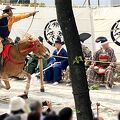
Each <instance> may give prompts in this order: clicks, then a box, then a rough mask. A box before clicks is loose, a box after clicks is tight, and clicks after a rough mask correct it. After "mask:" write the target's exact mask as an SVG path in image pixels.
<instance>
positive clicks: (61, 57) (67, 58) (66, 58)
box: [52, 55, 120, 64]
mask: <svg viewBox="0 0 120 120" xmlns="http://www.w3.org/2000/svg"><path fill="white" fill-rule="evenodd" d="M52 56H53V57H57V58H63V59H68V57H63V56H56V55H52ZM85 61H86V62H99V63H109V64H110V63H115V64H120V62H104V61H97V60H85Z"/></svg>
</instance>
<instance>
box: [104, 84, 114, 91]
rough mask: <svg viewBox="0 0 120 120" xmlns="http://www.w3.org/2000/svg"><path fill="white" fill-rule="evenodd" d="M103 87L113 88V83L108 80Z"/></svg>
mask: <svg viewBox="0 0 120 120" xmlns="http://www.w3.org/2000/svg"><path fill="white" fill-rule="evenodd" d="M105 87H106V89H108V90H109V89H111V88H113V85H112V84H110V83H109V82H108V83H106V85H105Z"/></svg>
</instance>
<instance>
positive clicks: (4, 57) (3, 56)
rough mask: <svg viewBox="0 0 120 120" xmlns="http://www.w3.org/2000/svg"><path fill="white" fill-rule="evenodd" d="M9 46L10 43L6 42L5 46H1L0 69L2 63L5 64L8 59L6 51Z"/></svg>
mask: <svg viewBox="0 0 120 120" xmlns="http://www.w3.org/2000/svg"><path fill="white" fill-rule="evenodd" d="M11 46H12V45H11V44H6V45H5V46H3V51H2V52H1V53H0V71H1V70H2V68H3V65H4V64H6V63H7V62H8V60H9V57H8V53H9V51H10V48H11Z"/></svg>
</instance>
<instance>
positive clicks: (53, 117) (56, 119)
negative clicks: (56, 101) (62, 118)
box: [44, 115, 59, 120]
mask: <svg viewBox="0 0 120 120" xmlns="http://www.w3.org/2000/svg"><path fill="white" fill-rule="evenodd" d="M44 120H59V117H58V116H57V115H48V116H47V117H46V118H45V119H44Z"/></svg>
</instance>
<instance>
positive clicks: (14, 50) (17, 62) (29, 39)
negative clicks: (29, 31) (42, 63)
mask: <svg viewBox="0 0 120 120" xmlns="http://www.w3.org/2000/svg"><path fill="white" fill-rule="evenodd" d="M30 52H33V53H34V54H35V55H37V56H38V57H40V56H46V55H47V50H46V48H45V47H44V46H43V44H42V43H40V42H39V40H37V39H35V38H34V37H33V36H31V35H29V36H26V37H25V38H24V40H22V41H20V42H19V43H18V44H16V45H11V48H10V51H9V53H8V56H7V57H8V61H7V62H6V63H5V64H4V66H3V69H2V71H1V72H0V78H1V79H2V80H3V81H4V83H5V86H3V85H2V84H1V85H2V87H4V88H6V89H7V90H8V89H10V83H9V77H11V76H18V75H20V74H24V75H26V76H27V77H28V79H27V84H26V88H25V91H24V93H25V94H26V95H27V94H28V91H29V87H30V80H31V75H30V74H28V73H27V72H25V71H24V70H23V68H24V65H25V58H26V56H27V55H28V54H29V53H30ZM0 82H1V81H0Z"/></svg>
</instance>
